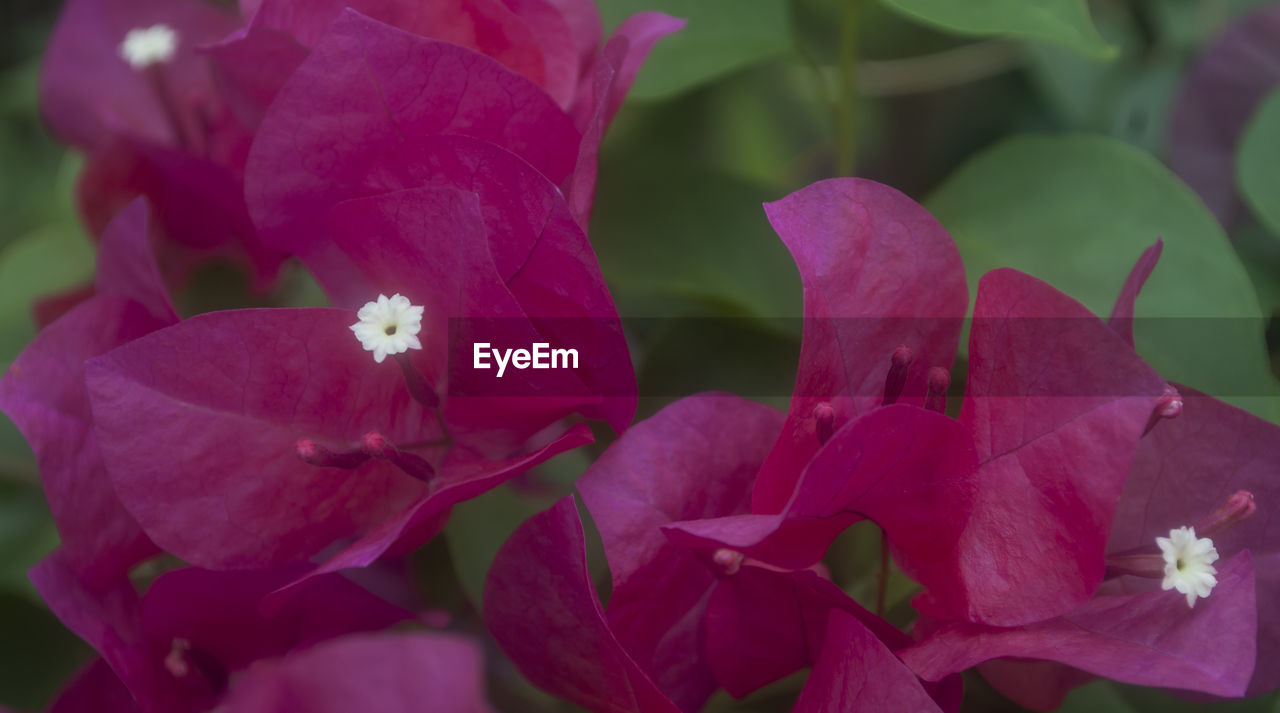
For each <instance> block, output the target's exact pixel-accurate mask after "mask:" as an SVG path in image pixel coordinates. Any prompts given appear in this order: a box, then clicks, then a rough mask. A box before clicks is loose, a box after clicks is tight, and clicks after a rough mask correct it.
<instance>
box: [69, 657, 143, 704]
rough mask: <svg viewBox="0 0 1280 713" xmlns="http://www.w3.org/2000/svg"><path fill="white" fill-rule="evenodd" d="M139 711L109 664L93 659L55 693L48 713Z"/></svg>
mask: <svg viewBox="0 0 1280 713" xmlns="http://www.w3.org/2000/svg"><path fill="white" fill-rule="evenodd" d="M89 711H92V713H140V709H139V708H138V702H137V701H135V700H134V699H133V694H132V693H130V692H129V689H128V688H126V687H125V685H124V682H123V681H121V680H120V677H119V676H117V675H116V674H115V672H114V671H112V670H111V666H110V664H108V663H107V662H106V661H104V660H103V659H100V658H97V659H94V660H93V661H91V662H89V664H88V665H86V666H85V667H83V668H82V669H80V671H79V672H78V673H77V674H75V676H74V677H73V678H72V679H71V681H70V683H68V684H67V685H66V687H64V688H63V689H62V691H61V692H59V693H58V697H57V698H56V699H54V701H53V703H52V704H51V705H50V706H49V713H86V712H89Z"/></svg>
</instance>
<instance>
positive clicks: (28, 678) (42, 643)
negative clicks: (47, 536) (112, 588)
mask: <svg viewBox="0 0 1280 713" xmlns="http://www.w3.org/2000/svg"><path fill="white" fill-rule="evenodd" d="M0 641H4V642H6V643H7V644H8V645H7V646H4V647H0V707H2V706H12V707H14V708H17V709H21V710H44V709H45V706H47V705H48V703H49V700H50V699H51V698H53V696H54V694H55V693H57V692H58V690H59V689H61V688H62V687H63V685H64V684H65V683H66V682H67V679H68V678H70V677H71V675H72V674H73V673H74V672H75V670H76V669H77V668H79V667H80V666H81V665H82V664H83V663H84V662H85V661H87V660H88V659H89V657H90V656H91V655H92V653H93V652H92V651H90V650H89V647H88V646H86V645H85V644H84V642H82V641H80V640H79V639H78V638H76V637H75V635H74V634H72V633H71V632H69V631H67V630H66V628H64V627H63V626H62V624H60V623H59V622H58V620H57V619H56V618H55V617H54V616H53V615H52V614H50V613H49V612H48V610H46V609H44V608H43V607H40V606H37V605H36V604H35V603H33V602H30V601H27V600H25V599H22V598H20V597H17V596H14V595H10V594H3V593H0Z"/></svg>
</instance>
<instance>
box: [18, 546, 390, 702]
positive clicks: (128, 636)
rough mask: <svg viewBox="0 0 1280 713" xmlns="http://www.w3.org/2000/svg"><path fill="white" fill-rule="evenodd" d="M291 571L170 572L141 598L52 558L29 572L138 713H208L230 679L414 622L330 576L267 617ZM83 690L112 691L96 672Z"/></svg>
mask: <svg viewBox="0 0 1280 713" xmlns="http://www.w3.org/2000/svg"><path fill="white" fill-rule="evenodd" d="M298 573H299V570H298V568H296V567H295V568H293V569H285V570H279V571H275V572H211V571H207V570H200V569H195V568H186V569H180V570H175V571H172V572H168V573H166V574H164V575H162V576H160V577H159V578H158V579H156V581H155V582H153V583H152V584H151V586H150V587H149V588H148V589H147V592H146V594H145V595H143V596H142V597H138V595H137V593H136V592H135V590H134V589H133V585H132V584H130V583H129V582H128V581H121V582H118V583H116V584H115V585H114V586H112V587H109V588H106V589H90V588H87V587H85V586H84V583H83V582H82V581H81V580H79V579H78V578H77V577H76V576H75V574H74V573H73V572H72V571H71V570H70V569H68V568H67V567H66V565H65V563H64V562H63V561H62V560H61V559H60V558H58V557H56V556H55V557H51V558H49V559H46V560H45V561H44V562H42V563H40V564H39V565H37V566H36V568H35V569H33V570H32V571H31V579H32V581H33V582H34V583H35V585H36V588H37V589H38V590H39V591H40V595H41V596H42V597H43V598H44V600H45V602H46V603H48V604H49V607H50V608H51V609H53V611H54V613H55V614H57V615H58V617H59V618H60V619H61V620H62V622H63V623H64V624H66V625H67V627H68V628H70V629H71V630H72V631H74V632H75V633H77V634H79V635H80V636H81V637H82V638H84V639H85V640H86V641H87V642H89V644H90V645H91V646H93V647H94V648H95V649H97V650H98V652H99V654H101V656H102V659H103V660H104V661H105V662H106V663H107V664H108V665H109V666H110V668H111V670H112V671H114V673H115V675H116V676H117V677H118V678H119V680H120V681H121V682H123V684H124V686H125V687H126V688H127V689H128V690H129V691H130V693H132V695H133V697H134V698H135V699H136V701H137V704H138V707H139V708H140V709H141V710H142V711H143V712H144V713H150V712H151V711H164V712H166V713H168V712H174V713H181V712H182V711H191V712H192V713H196V712H197V711H206V710H210V709H211V708H213V707H214V706H216V705H217V704H218V702H219V701H220V700H221V699H222V697H223V695H224V694H225V693H226V690H227V686H228V684H229V683H230V682H231V680H232V677H233V675H234V674H235V673H237V672H239V671H243V670H244V669H246V668H248V667H249V666H250V665H251V664H253V663H254V662H255V661H257V660H259V659H263V658H274V657H279V656H283V655H285V654H288V653H289V652H292V651H299V650H302V649H305V648H307V647H310V646H313V645H315V644H317V643H320V642H323V641H325V640H328V639H331V638H333V637H337V636H342V635H344V634H348V633H352V632H362V631H372V630H380V629H385V628H387V627H389V626H392V625H394V624H396V623H398V622H401V621H406V620H410V619H412V618H413V616H412V614H410V613H409V612H408V611H406V610H403V609H400V608H399V607H395V606H392V605H391V604H388V603H387V602H385V601H383V600H381V599H379V598H377V597H375V596H374V595H372V594H370V593H369V592H368V591H366V590H364V589H362V588H360V587H359V586H357V585H355V584H353V583H352V582H350V581H348V580H346V579H344V578H342V577H340V576H338V575H328V576H325V577H318V578H315V579H312V580H310V581H309V582H307V583H306V584H305V585H304V586H303V587H302V588H300V590H299V591H298V592H297V595H296V596H295V597H293V598H292V599H291V600H290V602H289V603H288V606H287V607H284V608H282V609H280V610H279V611H277V612H276V613H275V614H274V615H273V616H263V615H262V613H261V611H260V608H259V602H260V601H261V599H262V597H263V596H265V595H266V594H267V593H269V592H271V591H272V590H274V589H276V588H277V587H279V586H280V585H282V584H284V583H286V582H288V581H289V580H290V579H292V578H293V577H295V576H296V575H297V574H298ZM85 675H86V676H90V677H92V679H91V681H90V682H89V683H85V684H83V685H90V684H92V685H94V686H96V687H98V688H105V689H108V690H109V689H110V688H111V686H110V685H109V679H106V677H105V676H103V674H102V672H101V671H100V670H94V669H89V670H88V671H87V672H86V673H85Z"/></svg>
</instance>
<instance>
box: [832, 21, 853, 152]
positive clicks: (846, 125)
mask: <svg viewBox="0 0 1280 713" xmlns="http://www.w3.org/2000/svg"><path fill="white" fill-rule="evenodd" d="M837 69H838V70H839V78H840V87H839V91H838V93H837V96H836V110H835V122H836V126H835V133H836V170H837V172H838V173H839V175H841V176H852V175H853V167H854V165H855V160H856V157H857V150H856V147H855V146H854V140H853V134H854V131H853V130H854V123H853V111H854V98H855V96H856V95H857V89H858V86H857V85H858V0H844V9H843V11H842V12H841V17H840V52H839V60H838V62H837Z"/></svg>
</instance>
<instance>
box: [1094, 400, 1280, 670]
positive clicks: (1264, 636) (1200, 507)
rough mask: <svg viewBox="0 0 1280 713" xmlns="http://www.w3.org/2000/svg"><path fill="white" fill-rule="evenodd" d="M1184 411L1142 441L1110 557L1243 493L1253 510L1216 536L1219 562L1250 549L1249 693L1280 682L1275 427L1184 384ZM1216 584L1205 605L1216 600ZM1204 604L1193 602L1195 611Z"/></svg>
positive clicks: (1279, 432) (1279, 434) (1278, 436)
mask: <svg viewBox="0 0 1280 713" xmlns="http://www.w3.org/2000/svg"><path fill="white" fill-rule="evenodd" d="M1178 390H1179V394H1180V398H1181V399H1182V403H1183V407H1182V413H1181V414H1180V415H1179V416H1178V417H1177V418H1172V419H1167V420H1163V421H1161V422H1160V423H1159V424H1158V425H1157V426H1156V427H1155V428H1153V429H1152V431H1151V432H1150V433H1149V434H1147V435H1146V436H1145V437H1144V438H1143V439H1142V443H1141V444H1140V446H1139V449H1138V455H1137V457H1136V458H1135V461H1134V467H1133V471H1132V472H1131V473H1130V475H1129V480H1128V482H1127V483H1126V484H1125V491H1124V496H1123V497H1122V498H1121V500H1120V506H1119V508H1118V510H1117V513H1116V520H1115V524H1114V526H1113V527H1112V530H1111V540H1110V548H1111V550H1112V551H1115V552H1124V551H1129V550H1132V549H1134V548H1138V547H1147V548H1150V546H1151V542H1152V541H1153V540H1154V539H1155V538H1156V537H1158V536H1162V535H1167V534H1168V532H1169V530H1170V529H1171V528H1174V527H1181V526H1185V525H1190V524H1192V523H1196V522H1198V521H1200V520H1202V519H1203V518H1205V516H1206V515H1207V514H1209V513H1212V512H1213V511H1215V510H1216V509H1218V508H1219V507H1221V506H1222V505H1223V499H1224V497H1226V495H1228V494H1230V493H1233V492H1239V491H1246V492H1248V493H1250V494H1252V496H1253V498H1256V500H1257V502H1258V506H1257V511H1256V512H1255V513H1254V514H1253V515H1252V517H1249V518H1248V519H1247V520H1244V521H1243V522H1239V523H1237V524H1233V525H1232V526H1231V527H1230V528H1229V529H1225V530H1223V531H1220V532H1217V533H1213V542H1214V545H1215V546H1216V547H1217V549H1218V552H1219V553H1220V555H1221V557H1222V558H1223V559H1229V558H1233V557H1238V556H1239V554H1237V553H1240V552H1242V551H1248V552H1251V553H1252V555H1253V558H1254V560H1255V562H1256V564H1257V588H1258V592H1257V598H1258V602H1259V604H1260V606H1259V608H1258V637H1257V638H1258V663H1257V668H1256V671H1255V673H1254V677H1253V680H1252V682H1251V683H1250V685H1249V690H1248V694H1249V695H1257V694H1261V693H1264V692H1266V691H1270V690H1273V689H1275V688H1276V686H1277V685H1280V643H1278V641H1280V639H1278V636H1280V634H1278V633H1277V632H1280V617H1277V616H1276V614H1275V613H1274V612H1272V611H1271V609H1272V608H1271V607H1270V606H1267V605H1266V603H1269V602H1273V601H1275V600H1276V597H1277V596H1280V579H1277V575H1276V571H1277V564H1280V555H1278V554H1277V552H1280V547H1278V544H1280V543H1278V542H1277V537H1276V535H1275V534H1274V532H1273V528H1272V527H1271V526H1270V522H1271V521H1272V519H1273V516H1272V515H1271V512H1270V511H1271V506H1270V504H1271V503H1274V502H1276V498H1277V497H1278V496H1280V494H1278V493H1277V485H1276V482H1275V480H1276V479H1275V473H1276V470H1277V468H1280V428H1278V427H1277V426H1275V425H1274V424H1271V423H1268V422H1266V421H1263V420H1262V419H1259V418H1257V417H1256V416H1253V415H1252V414H1249V413H1247V412H1245V411H1242V410H1240V409H1237V408H1235V407H1233V406H1230V405H1228V404H1225V403H1223V402H1221V401H1219V400H1217V399H1214V398H1211V397H1209V396H1206V395H1204V394H1201V393H1199V392H1196V391H1194V390H1192V389H1189V388H1186V387H1181V386H1179V387H1178ZM1218 569H1219V570H1220V573H1219V575H1218V579H1219V580H1220V583H1219V586H1218V587H1217V588H1215V589H1214V590H1213V594H1212V595H1211V596H1210V597H1209V599H1208V602H1207V603H1212V602H1213V600H1214V599H1216V598H1217V597H1218V596H1219V590H1220V588H1221V586H1222V585H1221V580H1222V575H1221V569H1222V565H1218ZM1201 606H1204V603H1197V604H1196V609H1197V610H1198V609H1199V608H1200V607H1201Z"/></svg>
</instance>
